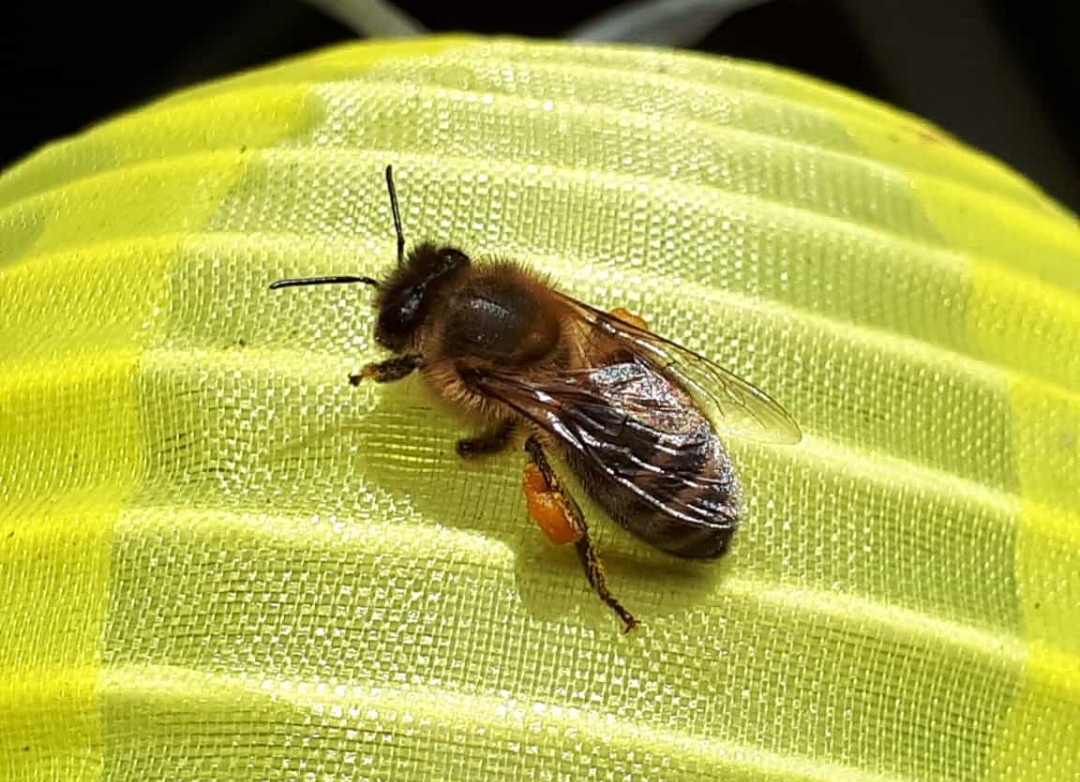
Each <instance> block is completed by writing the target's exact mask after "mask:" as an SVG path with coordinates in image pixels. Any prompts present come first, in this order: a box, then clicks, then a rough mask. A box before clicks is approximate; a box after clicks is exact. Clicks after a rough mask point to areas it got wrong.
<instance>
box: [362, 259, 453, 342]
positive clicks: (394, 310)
mask: <svg viewBox="0 0 1080 782" xmlns="http://www.w3.org/2000/svg"><path fill="white" fill-rule="evenodd" d="M471 263H472V262H471V261H470V260H469V256H467V255H466V254H465V253H463V252H462V251H461V250H458V249H456V248H454V247H438V246H436V245H434V244H421V245H419V246H418V247H416V249H414V250H413V251H412V252H411V253H409V257H408V258H407V259H406V261H405V263H404V264H403V265H401V266H399V267H398V268H397V269H396V270H395V272H394V273H393V274H392V275H391V276H390V278H389V279H387V280H386V281H384V282H381V283H379V286H378V289H379V292H378V294H377V295H376V298H375V307H376V309H377V310H378V313H379V314H378V319H377V322H376V325H375V341H376V342H378V343H379V344H380V345H382V346H383V347H384V348H386V349H387V350H392V351H394V352H395V353H400V352H401V351H402V350H404V349H405V348H406V346H407V345H408V344H409V342H410V340H411V339H412V338H413V336H414V335H415V334H416V333H417V330H418V329H420V328H421V327H422V326H423V325H424V323H425V321H426V320H427V317H428V315H430V314H431V312H432V308H433V307H434V305H435V304H436V302H437V301H438V300H439V299H440V298H441V296H442V294H443V292H444V291H445V290H447V288H448V286H450V285H451V284H452V283H453V282H454V281H455V280H457V279H459V278H460V277H461V275H462V273H464V272H466V271H467V270H468V268H469V266H470V265H471Z"/></svg>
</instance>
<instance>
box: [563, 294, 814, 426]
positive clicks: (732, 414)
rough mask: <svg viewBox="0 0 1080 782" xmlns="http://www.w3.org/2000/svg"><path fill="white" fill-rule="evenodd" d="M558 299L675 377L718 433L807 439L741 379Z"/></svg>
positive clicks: (584, 307)
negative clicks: (699, 406)
mask: <svg viewBox="0 0 1080 782" xmlns="http://www.w3.org/2000/svg"><path fill="white" fill-rule="evenodd" d="M559 297H560V298H561V299H562V300H563V301H564V302H565V303H566V304H567V305H569V307H570V309H571V310H572V311H573V312H574V313H575V314H576V315H577V317H579V318H581V319H582V320H584V321H586V322H587V323H588V324H589V325H591V326H592V327H593V328H596V329H599V330H600V331H601V332H603V333H604V334H607V335H608V336H610V337H613V338H614V339H616V340H618V341H620V342H622V343H623V344H624V345H625V346H626V347H627V348H628V349H630V350H631V351H633V352H634V353H636V354H637V355H641V356H644V357H645V358H647V359H648V360H649V361H651V362H652V363H653V364H654V365H656V367H657V369H659V370H660V371H661V372H663V373H665V374H668V375H669V376H671V377H674V378H676V379H677V380H678V381H679V383H680V384H681V385H682V386H683V387H684V388H685V389H686V390H687V391H688V392H689V393H690V394H691V395H692V396H693V397H694V398H695V399H696V400H697V401H698V403H699V404H701V406H702V409H703V410H704V412H705V413H706V414H707V415H708V416H709V418H711V419H712V421H713V423H714V424H715V425H716V428H717V431H718V432H720V433H722V434H731V435H734V436H736V437H744V438H747V439H750V440H757V441H759V442H765V443H784V444H792V443H797V442H799V441H800V440H802V432H801V431H800V430H799V425H798V424H797V423H795V420H794V419H793V418H792V417H791V416H790V415H789V414H788V412H787V411H786V410H784V408H783V407H781V406H780V405H779V404H778V403H777V402H775V401H774V400H773V399H772V398H771V397H769V396H768V395H767V394H766V393H765V392H764V391H761V390H760V389H758V388H755V387H754V386H752V385H751V384H750V383H747V382H746V381H745V380H743V379H742V378H739V377H737V376H735V375H733V374H732V373H731V372H728V371H727V370H726V369H724V368H723V367H720V366H718V365H717V364H715V363H713V362H712V361H710V360H709V359H707V358H705V357H704V356H702V355H700V354H698V353H695V352H694V351H692V350H690V349H688V348H684V347H683V346H682V345H679V344H677V343H675V342H671V341H670V340H666V339H664V338H663V337H660V336H657V335H656V334H653V333H652V332H651V331H648V330H646V329H643V328H639V327H637V326H634V325H633V324H631V323H627V322H626V321H624V320H621V319H620V318H618V317H616V316H614V315H610V314H608V313H606V312H603V311H602V310H598V309H596V308H594V307H590V306H589V305H587V304H583V303H582V302H580V301H578V300H576V299H574V298H571V297H569V296H567V295H565V294H561V293H560V294H559Z"/></svg>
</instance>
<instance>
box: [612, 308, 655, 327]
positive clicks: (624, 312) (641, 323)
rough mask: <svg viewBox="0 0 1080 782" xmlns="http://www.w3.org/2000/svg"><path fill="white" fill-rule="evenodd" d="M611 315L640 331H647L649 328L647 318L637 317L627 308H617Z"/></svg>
mask: <svg viewBox="0 0 1080 782" xmlns="http://www.w3.org/2000/svg"><path fill="white" fill-rule="evenodd" d="M611 314H612V315H613V316H614V317H616V318H618V319H619V320H621V321H623V322H624V323H629V324H630V325H631V326H637V327H638V328H639V329H646V330H647V329H648V328H649V322H648V321H647V320H645V318H642V317H641V316H639V315H635V314H634V313H632V312H631V311H630V310H628V309H626V308H625V307H616V308H615V309H613V310H612V311H611Z"/></svg>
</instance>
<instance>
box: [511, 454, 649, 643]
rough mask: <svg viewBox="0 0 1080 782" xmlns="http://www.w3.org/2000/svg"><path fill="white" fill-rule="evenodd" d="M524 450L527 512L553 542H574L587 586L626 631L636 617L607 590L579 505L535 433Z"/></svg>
mask: <svg viewBox="0 0 1080 782" xmlns="http://www.w3.org/2000/svg"><path fill="white" fill-rule="evenodd" d="M525 450H526V452H528V454H529V459H530V460H531V461H530V464H528V465H527V466H526V468H525V498H526V502H527V503H528V507H529V516H530V517H531V518H532V520H533V521H535V522H536V524H537V526H539V527H540V529H541V530H543V532H544V534H545V535H547V536H548V539H549V540H551V542H552V543H554V544H555V545H559V546H561V545H564V544H566V543H573V544H574V547H575V548H576V549H577V553H578V558H579V559H580V560H581V564H582V566H583V567H584V568H585V577H586V578H587V579H588V580H589V586H591V587H592V588H593V590H594V591H595V592H596V594H598V595H599V596H600V599H601V600H603V601H604V603H606V604H607V606H608V607H609V608H611V610H612V611H614V612H615V613H616V615H618V617H619V619H621V620H622V623H623V625H625V627H626V632H630V631H631V630H633V629H634V628H635V627H637V625H638V621H637V619H635V618H634V615H633V614H631V613H630V612H629V611H627V610H626V609H625V608H623V606H622V604H621V603H620V602H619V601H618V600H617V599H616V598H615V596H614V595H612V594H611V592H610V591H609V590H608V587H607V576H606V574H605V572H604V565H603V563H602V562H601V561H600V557H599V555H598V554H597V553H596V549H595V548H593V545H592V540H590V538H589V529H588V527H587V526H585V516H584V514H583V513H582V512H581V507H580V506H579V505H578V504H577V502H576V501H575V500H574V498H573V497H571V496H570V494H569V493H568V492H567V491H566V489H564V488H563V486H562V484H561V483H560V481H559V477H558V475H556V474H555V470H554V469H552V467H551V463H550V462H549V461H548V460H547V456H546V455H545V454H544V448H543V446H542V445H541V444H540V441H539V440H538V439H536V437H535V436H530V437H529V439H528V440H526V442H525Z"/></svg>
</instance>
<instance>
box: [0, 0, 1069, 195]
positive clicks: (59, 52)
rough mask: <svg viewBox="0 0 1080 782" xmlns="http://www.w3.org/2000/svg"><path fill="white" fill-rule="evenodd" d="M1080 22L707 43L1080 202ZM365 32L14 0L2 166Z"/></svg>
mask: <svg viewBox="0 0 1080 782" xmlns="http://www.w3.org/2000/svg"><path fill="white" fill-rule="evenodd" d="M398 5H399V7H401V8H403V9H404V10H405V11H406V12H408V13H409V14H410V15H411V16H413V17H414V18H415V19H417V20H418V21H420V22H421V23H423V24H424V25H426V26H427V27H428V28H429V29H431V30H434V31H472V32H480V33H511V34H517V35H527V36H536V37H546V38H559V37H562V36H563V35H564V34H565V33H566V31H567V30H569V29H570V28H571V27H573V26H574V25H576V24H578V23H580V22H582V21H583V20H585V19H586V18H587V17H590V16H592V15H593V14H595V13H597V12H599V11H601V10H604V9H606V8H608V7H610V6H612V5H614V3H612V2H610V0H609V1H608V2H604V1H603V0H578V1H577V2H575V3H573V4H568V5H567V6H566V7H565V9H564V8H563V7H562V6H558V5H555V4H545V5H543V6H536V5H535V4H530V3H496V4H495V5H494V7H491V4H490V3H489V2H488V0H483V2H477V1H476V0H458V1H457V2H446V1H445V0H441V1H440V2H435V1H434V0H401V2H399V3H398ZM14 6H18V7H14ZM1078 33H1080V2H1078V1H1077V0H773V2H768V3H764V4H762V5H760V6H758V7H755V8H751V9H747V10H744V11H741V12H737V13H735V14H734V15H732V16H730V17H729V18H728V19H726V20H725V21H724V22H723V23H722V24H721V25H720V26H719V27H718V28H716V29H714V30H713V31H712V32H711V33H709V34H708V35H707V36H706V37H705V38H704V40H702V41H701V42H700V43H699V44H698V45H697V47H696V48H698V49H700V50H704V51H710V52H715V53H719V54H728V55H735V56H739V57H745V58H750V59H755V60H762V61H767V62H772V63H777V64H780V65H784V66H788V67H791V68H794V69H797V70H800V71H803V72H806V73H810V74H813V75H816V76H819V77H821V78H824V79H828V80H830V81H834V82H837V83H840V84H843V85H847V86H849V87H851V88H854V89H856V90H859V91H860V92H863V93H867V94H869V95H873V96H875V97H878V98H881V99H883V100H886V101H888V102H889V103H892V104H894V105H896V106H899V107H901V108H904V109H907V110H909V111H911V112H914V113H916V114H920V115H922V116H924V117H927V118H929V119H931V120H933V121H934V122H936V123H938V124H939V125H941V126H943V127H944V128H945V129H946V130H948V131H950V132H951V133H953V134H955V135H957V136H959V137H961V138H962V139H964V140H966V141H967V142H969V143H970V144H973V145H974V146H977V147H980V148H982V149H984V150H986V151H988V152H991V153H992V154H994V155H996V156H998V157H1000V158H1002V159H1004V160H1005V161H1007V162H1008V163H1010V164H1011V165H1012V166H1014V167H1015V168H1017V169H1019V170H1020V171H1021V172H1023V173H1024V174H1026V175H1027V176H1028V177H1030V178H1031V179H1033V180H1034V181H1035V182H1037V183H1039V184H1040V185H1041V186H1042V188H1043V189H1044V190H1046V191H1047V192H1049V193H1050V194H1051V195H1053V196H1055V197H1056V198H1057V199H1058V200H1060V201H1061V202H1063V203H1065V204H1066V205H1068V206H1070V207H1071V208H1072V209H1073V210H1074V211H1078V212H1080V143H1078V142H1077V139H1078V138H1080V120H1078V116H1080V111H1078V110H1077V107H1080V55H1078V51H1077V49H1078V47H1080V41H1078V40H1077V34H1078ZM353 37H355V36H354V34H353V33H352V32H351V31H350V30H348V29H347V28H346V27H344V26H342V25H341V24H339V23H338V22H336V21H334V20H333V19H331V18H329V17H327V16H325V15H324V14H323V13H322V12H321V11H319V10H318V9H317V8H315V7H313V6H311V5H308V4H306V3H304V2H301V1H300V0H212V1H211V0H188V2H185V3H168V4H152V5H151V6H147V5H145V4H144V5H143V6H142V7H141V8H139V9H138V10H130V7H126V8H125V7H121V6H120V4H118V3H117V4H107V3H78V4H75V3H72V4H70V5H67V6H66V4H63V3H60V4H50V3H44V2H39V3H36V4H31V3H19V2H18V0H9V1H8V3H7V8H6V9H5V10H4V11H3V12H2V16H0V57H2V58H3V59H2V64H0V67H2V69H3V72H2V77H3V85H4V96H5V98H6V100H5V101H4V110H3V112H4V116H3V128H4V130H3V136H2V147H0V165H3V166H6V165H8V164H10V163H11V162H13V161H14V160H17V159H18V158H20V157H22V156H24V155H26V154H27V153H28V152H30V151H31V150H33V149H34V148H35V147H37V146H39V145H40V144H42V143H44V142H46V141H49V140H51V139H54V138H57V137H60V136H64V135H67V134H70V133H73V132H75V131H77V130H79V129H80V128H82V127H85V126H86V125H88V124H90V123H92V122H94V121H96V120H99V119H101V118H104V117H107V116H109V115H110V114H114V113H116V112H117V111H120V110H122V109H125V108H130V107H132V106H135V105H138V104H140V103H143V102H146V101H148V100H150V99H151V98H154V97H156V96H158V95H161V94H163V93H166V92H168V91H171V90H173V89H176V88H178V87H181V86H184V85H188V84H192V83H195V82H199V81H203V80H206V79H209V78H213V77H215V76H219V75H224V74H228V73H231V72H234V71H236V70H239V69H242V68H247V67H251V66H256V65H259V64H262V63H266V62H270V61H273V60H275V59H278V58H281V57H284V56H287V55H290V54H296V53H301V52H304V51H308V50H311V49H314V48H317V47H320V46H323V45H326V44H330V43H335V42H339V41H345V40H348V39H350V38H353Z"/></svg>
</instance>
